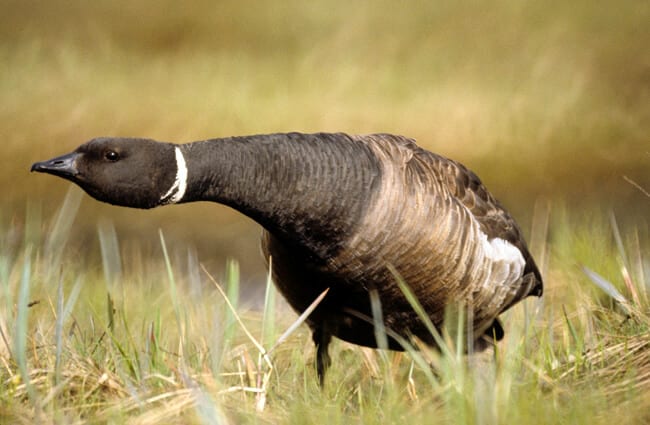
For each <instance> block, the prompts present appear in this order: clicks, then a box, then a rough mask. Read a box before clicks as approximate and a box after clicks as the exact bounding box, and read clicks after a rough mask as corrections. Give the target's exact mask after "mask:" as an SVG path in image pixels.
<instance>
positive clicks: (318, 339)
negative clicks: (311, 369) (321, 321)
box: [311, 328, 332, 387]
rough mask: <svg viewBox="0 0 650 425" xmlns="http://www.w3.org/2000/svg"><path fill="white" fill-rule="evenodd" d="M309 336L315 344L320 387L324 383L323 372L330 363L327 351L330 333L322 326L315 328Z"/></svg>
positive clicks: (330, 338)
mask: <svg viewBox="0 0 650 425" xmlns="http://www.w3.org/2000/svg"><path fill="white" fill-rule="evenodd" d="M311 338H312V340H313V341H314V344H315V345H316V373H318V381H319V382H320V386H321V387H322V386H323V385H324V384H325V372H327V369H328V368H329V367H330V365H331V364H332V359H331V358H330V355H329V353H328V351H327V348H328V347H329V345H330V341H332V334H330V333H329V332H327V331H325V330H323V329H322V328H316V329H314V332H313V333H312V335H311Z"/></svg>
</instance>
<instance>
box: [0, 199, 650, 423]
mask: <svg viewBox="0 0 650 425" xmlns="http://www.w3.org/2000/svg"><path fill="white" fill-rule="evenodd" d="M75 196H77V195H75V194H74V192H71V193H70V194H69V197H68V199H67V200H66V201H65V202H64V203H63V206H62V208H61V209H60V211H59V213H58V215H57V216H58V217H60V216H61V215H62V214H63V215H66V214H67V213H70V214H72V216H70V215H68V216H67V217H68V221H65V222H64V221H62V220H60V219H57V218H56V217H54V218H53V223H54V224H53V226H54V227H51V228H49V227H48V226H47V224H45V225H44V224H40V225H41V226H42V227H43V229H44V232H47V233H44V234H41V235H35V236H37V237H35V238H34V240H40V241H42V242H41V243H40V244H37V245H34V244H32V243H31V242H29V240H28V239H26V238H23V237H16V233H21V232H25V233H26V232H28V231H29V232H34V230H33V228H34V226H35V225H36V224H32V225H30V226H22V229H21V226H17V225H16V223H7V222H3V223H1V225H2V226H3V232H2V234H3V235H4V236H3V239H2V244H1V247H2V249H1V250H0V252H1V253H2V256H1V264H4V266H3V273H2V278H3V280H2V291H1V293H2V301H1V302H0V308H1V309H2V310H1V315H0V318H1V321H0V325H1V326H0V330H2V344H0V347H2V349H1V350H0V360H1V362H0V364H1V367H0V420H2V422H25V423H27V422H32V421H34V420H36V421H42V422H43V421H45V422H48V421H53V422H64V423H70V422H75V423H76V422H93V423H94V422H127V421H128V422H133V423H159V422H166V423H170V422H171V423H188V422H190V423H229V422H232V423H242V422H244V423H248V422H254V423H259V422H270V423H284V422H291V423H322V422H324V421H326V422H333V423H349V422H356V421H359V422H364V423H392V422H404V421H408V422H414V423H418V422H427V423H450V422H453V423H463V424H478V423H513V422H518V423H531V424H532V423H585V424H587V423H589V424H593V423H608V422H610V421H611V419H612V418H613V417H615V418H616V420H617V421H618V422H620V423H643V421H645V420H648V416H647V412H648V411H649V410H648V409H649V408H650V398H648V396H647V393H648V390H649V389H650V355H649V354H648V353H650V350H649V348H650V315H649V314H650V304H648V296H647V293H648V289H649V282H648V281H647V276H648V275H649V272H650V270H649V269H650V263H649V259H648V258H647V255H646V254H647V252H648V244H649V243H650V239H649V238H648V228H647V223H640V224H639V226H629V225H623V224H622V223H618V222H617V221H614V219H612V218H611V217H610V218H608V217H606V216H604V217H601V216H598V215H594V216H593V217H591V219H590V220H585V218H584V217H580V218H579V219H578V218H576V217H572V216H570V215H568V214H567V213H566V212H564V211H563V209H562V208H560V207H556V208H555V209H551V210H550V214H549V215H548V216H546V217H547V220H548V224H547V225H538V227H536V228H537V229H549V234H548V236H547V237H544V236H543V235H533V236H534V237H533V240H538V239H541V240H550V241H552V242H551V243H546V244H544V245H543V246H537V248H536V249H542V250H544V251H546V252H547V260H546V261H545V262H543V263H542V264H546V266H545V267H544V268H545V275H546V282H547V285H546V289H545V291H546V292H545V298H544V299H543V300H542V301H540V300H537V299H530V300H527V301H525V302H524V303H522V304H521V305H519V306H517V307H515V308H513V309H512V311H510V312H508V313H506V314H505V315H504V323H505V329H506V335H507V336H506V338H505V340H504V341H502V342H501V343H499V344H498V345H497V346H496V348H495V349H494V350H492V351H488V352H485V353H480V354H474V355H472V356H465V355H464V354H463V353H464V351H465V344H466V341H465V339H464V338H465V336H464V335H465V332H464V322H465V321H466V320H467V317H465V316H464V315H463V314H462V313H461V314H460V315H456V314H455V313H451V314H452V315H451V316H450V319H449V320H448V327H447V328H446V329H444V330H443V332H442V333H440V334H438V333H437V331H435V329H433V328H432V332H433V333H434V334H435V335H436V338H438V340H439V341H440V344H441V345H442V350H434V349H432V348H430V347H427V346H425V345H422V344H420V343H419V342H418V341H404V345H405V347H406V348H407V350H406V352H404V353H394V352H387V351H377V350H370V349H366V348H361V347H357V346H353V345H349V344H346V343H343V342H341V341H335V343H334V344H333V345H332V350H331V351H332V353H331V354H332V357H333V359H334V363H333V365H332V367H331V369H330V371H329V375H328V378H327V382H326V386H325V388H324V389H323V390H321V389H320V388H319V385H318V380H317V377H316V373H315V368H314V366H313V361H314V359H313V358H314V353H313V347H312V344H311V338H310V337H309V335H308V330H307V329H306V327H305V326H304V325H301V321H302V320H303V318H297V317H296V315H295V314H294V313H293V312H291V311H290V310H289V309H288V308H287V306H286V305H284V304H279V303H278V301H279V300H277V299H276V294H275V289H274V287H273V286H272V285H271V284H270V283H268V284H267V287H266V295H265V302H264V304H263V305H264V307H263V310H262V311H255V310H246V309H243V308H242V306H241V303H237V302H236V299H237V296H236V295H235V294H237V293H239V287H238V282H237V273H236V271H235V270H236V266H235V265H234V264H233V263H230V264H229V265H226V266H225V272H224V273H223V278H221V277H218V273H217V275H215V273H214V272H212V271H210V270H209V269H208V268H207V267H206V266H205V265H201V263H202V260H201V259H200V258H198V259H196V258H193V256H192V255H188V256H185V255H178V254H179V253H177V252H175V247H173V246H170V245H169V244H168V243H167V242H166V240H165V238H164V237H163V235H162V234H161V235H160V241H161V246H162V248H163V251H162V254H161V256H160V257H159V258H157V259H156V258H154V259H147V260H144V259H143V258H142V257H141V256H138V255H133V256H131V257H125V255H124V253H125V250H124V248H122V247H121V246H120V244H119V235H118V234H116V233H115V231H114V229H113V228H112V227H111V226H110V225H106V224H103V225H102V226H100V227H99V229H98V237H97V238H98V239H99V241H100V243H98V244H96V245H95V246H96V247H97V248H95V249H97V250H99V251H100V252H101V255H97V256H96V257H95V258H97V259H98V262H95V263H93V262H91V263H89V264H80V263H79V256H78V254H77V253H76V252H75V250H74V247H72V246H71V247H66V246H65V245H64V244H62V245H61V252H58V253H56V255H55V258H56V259H57V261H58V262H59V263H58V264H59V266H57V267H54V268H53V267H52V264H53V259H52V258H51V257H48V254H47V253H48V252H50V253H51V252H52V251H51V248H50V246H51V242H50V240H51V238H48V237H47V236H48V235H49V234H55V235H59V237H60V238H62V239H61V240H65V239H70V238H72V237H73V235H74V231H73V229H74V226H70V225H69V223H70V222H72V220H73V215H74V205H75V204H74V202H73V200H74V197H75ZM32 217H33V215H32ZM47 221H48V220H47V219H46V222H47ZM537 221H538V222H539V221H544V220H541V219H540V220H537ZM59 226H63V227H64V229H63V228H62V227H59ZM28 229H31V230H28ZM12 235H13V236H12ZM32 236H34V235H32ZM50 255H52V254H50ZM143 261H146V262H148V264H143V263H142V262H143ZM193 267H198V269H192V268H193ZM102 269H103V271H102ZM585 270H587V272H585ZM197 276H198V277H197ZM397 278H399V277H398V276H397ZM197 279H198V282H197ZM594 283H595V284H594ZM196 285H200V286H201V289H200V290H197V289H196V287H195V286H196ZM215 285H217V286H215ZM222 285H223V289H222V287H221V286H222ZM402 287H403V290H404V292H405V294H407V296H408V294H409V289H408V285H407V284H406V283H402ZM102 293H103V296H102ZM198 294H200V295H198ZM411 298H412V297H411ZM318 301H319V300H316V301H315V304H316V303H317V302H318ZM411 302H412V304H413V306H414V308H416V310H417V309H418V302H417V300H416V299H415V298H412V299H411ZM315 304H314V305H315ZM373 305H375V308H374V315H375V320H380V319H379V318H380V316H381V306H380V305H379V304H378V303H377V302H375V303H374V304H373ZM370 320H373V319H372V318H370ZM279 329H286V331H285V332H283V333H282V335H280V336H278V335H279V334H280V332H278V330H279ZM379 337H380V338H381V335H379Z"/></svg>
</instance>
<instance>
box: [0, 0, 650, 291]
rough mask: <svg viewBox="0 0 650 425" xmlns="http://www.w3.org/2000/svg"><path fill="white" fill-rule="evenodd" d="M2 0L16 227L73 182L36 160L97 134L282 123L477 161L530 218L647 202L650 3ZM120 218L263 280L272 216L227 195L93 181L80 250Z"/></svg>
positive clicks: (11, 206)
mask: <svg viewBox="0 0 650 425" xmlns="http://www.w3.org/2000/svg"><path fill="white" fill-rule="evenodd" d="M0 6H1V7H0V10H2V13H1V14H0V56H1V61H0V93H1V99H2V100H1V102H0V129H1V130H0V131H1V132H2V167H1V168H0V184H1V185H2V188H3V190H2V192H3V194H2V208H1V212H0V219H1V220H2V221H3V228H4V227H7V225H8V224H10V225H12V226H20V225H21V223H22V222H23V221H24V220H25V215H26V211H31V212H29V214H32V215H33V214H37V215H38V214H40V215H41V216H42V217H43V222H44V223H46V222H47V220H49V219H50V218H51V217H52V215H53V212H54V211H55V210H56V208H58V206H59V205H60V204H61V202H62V199H63V198H64V195H65V192H66V191H67V190H68V189H69V187H70V184H69V183H67V182H65V181H63V180H61V179H56V178H54V177H51V176H44V175H35V174H32V175H30V174H29V167H30V164H31V163H32V162H34V161H37V160H43V159H47V158H50V157H52V156H54V155H59V154H62V153H65V152H68V151H70V150H72V149H74V148H75V147H77V146H78V145H79V144H81V143H83V142H84V141H86V140H88V139H90V138H93V137H96V136H137V137H149V138H154V139H158V140H163V141H172V142H187V141H194V140H202V139H209V138H216V137H222V136H230V135H246V134H253V133H271V132H284V131H302V132H316V131H343V132H349V133H372V132H390V133H397V134H403V135H407V136H410V137H413V138H415V139H417V141H418V142H419V143H420V144H421V145H422V146H424V147H426V148H428V149H430V150H433V151H435V152H438V153H440V154H443V155H445V156H449V157H452V158H454V159H457V160H459V161H461V162H463V163H464V164H466V165H467V166H468V167H470V168H471V169H473V170H474V171H476V172H477V173H478V174H479V175H480V176H481V177H482V179H483V180H484V182H485V183H486V184H487V186H488V187H489V188H490V190H491V191H492V192H493V193H494V194H495V196H496V197H497V198H499V199H500V200H502V202H503V203H504V204H505V205H506V206H507V207H508V208H509V209H510V210H511V211H512V212H513V214H514V215H515V217H517V219H518V220H519V221H520V223H521V224H522V227H523V228H524V230H525V232H526V233H528V232H529V229H530V223H531V217H532V214H533V210H534V205H535V204H536V203H539V202H543V203H546V204H548V205H551V211H554V208H556V206H561V208H562V210H565V211H568V212H569V213H570V214H572V215H574V216H578V217H579V216H580V214H592V213H593V212H594V211H595V212H602V213H608V212H609V211H614V212H615V214H616V215H617V217H618V218H619V220H630V221H638V220H639V219H641V220H642V221H643V220H645V219H646V218H647V217H648V213H649V212H650V200H649V199H648V197H646V196H645V195H644V194H643V193H642V191H641V190H640V189H639V188H637V187H635V184H636V185H639V186H640V187H642V188H645V189H646V190H650V172H649V171H650V49H649V48H648V46H649V45H650V25H648V22H650V3H649V2H642V1H636V0H634V1H633V0H623V1H618V2H593V1H586V0H577V1H571V2H566V1H554V0H550V1H543V2H538V1H515V0H496V1H492V2H484V1H460V2H458V1H408V2H395V1H393V0H391V1H385V0H379V1H355V2H349V1H338V0H322V1H298V0H288V1H275V2H260V1H252V0H236V1H207V0H199V1H194V2H178V1H172V0H159V1H152V0H143V1H131V0H129V1H126V0H111V1H104V0H97V1H92V2H88V1H81V0H67V1H63V0H60V1H29V0H20V1H13V0H1V1H0ZM34 211H36V212H34ZM105 222H111V223H113V224H114V225H115V227H116V230H117V235H118V238H119V239H120V241H121V243H122V246H123V247H124V249H125V250H127V251H128V249H129V247H137V249H135V248H134V249H133V250H132V252H135V251H137V252H139V253H140V255H143V256H147V255H152V256H159V251H160V244H159V240H158V229H162V230H163V232H164V233H165V235H166V237H167V239H168V242H169V243H170V245H172V246H173V247H174V250H175V251H177V252H183V250H185V249H187V248H188V247H195V248H196V249H197V250H198V252H199V259H200V260H201V261H203V262H206V263H208V264H209V265H211V267H213V268H217V269H223V267H224V264H225V259H226V258H228V257H231V258H234V259H236V260H238V261H239V262H240V263H241V268H242V276H243V279H244V284H246V282H249V283H251V284H252V283H254V282H256V281H258V280H260V279H263V277H264V271H263V261H262V259H261V255H260V253H259V248H258V241H259V235H260V230H259V228H258V226H257V225H256V224H255V223H253V222H251V221H250V220H248V219H247V218H245V217H243V216H241V215H240V214H238V213H235V212H234V211H232V210H229V209H228V208H226V207H223V206H219V205H215V204H187V205H180V206H172V207H166V208H159V209H157V210H153V211H138V210H129V209H124V208H117V207H112V206H110V205H104V204H100V203H98V202H96V201H94V200H91V199H90V198H89V197H87V196H84V198H83V200H82V203H81V208H80V212H79V215H78V217H77V219H76V221H75V227H74V231H73V236H72V238H71V239H73V243H77V244H78V247H79V252H80V255H87V256H93V255H97V253H98V252H99V242H98V240H97V226H98V223H105ZM644 222H646V223H647V221H644ZM75 241H76V242H75ZM192 249H194V248H192ZM98 267H99V266H98Z"/></svg>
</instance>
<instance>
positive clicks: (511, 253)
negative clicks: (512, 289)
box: [481, 232, 526, 284]
mask: <svg viewBox="0 0 650 425" xmlns="http://www.w3.org/2000/svg"><path fill="white" fill-rule="evenodd" d="M481 241H482V244H483V252H484V253H485V256H486V257H487V258H488V259H489V260H490V261H491V262H492V279H494V280H496V281H499V283H506V284H511V283H513V282H515V281H517V280H519V278H520V277H521V276H522V275H523V273H524V267H525V265H526V261H525V260H524V256H523V255H522V254H521V251H519V248H517V247H516V246H514V245H513V244H511V243H510V242H508V241H506V240H503V239H500V238H494V239H492V240H490V241H488V239H487V235H486V234H485V233H483V232H481Z"/></svg>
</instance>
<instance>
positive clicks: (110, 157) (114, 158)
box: [104, 151, 120, 162]
mask: <svg viewBox="0 0 650 425" xmlns="http://www.w3.org/2000/svg"><path fill="white" fill-rule="evenodd" d="M104 158H106V159H107V160H109V161H111V162H115V161H117V160H118V159H120V155H119V154H118V153H117V152H115V151H106V153H105V154H104Z"/></svg>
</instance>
